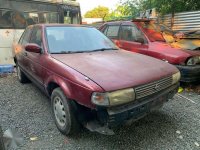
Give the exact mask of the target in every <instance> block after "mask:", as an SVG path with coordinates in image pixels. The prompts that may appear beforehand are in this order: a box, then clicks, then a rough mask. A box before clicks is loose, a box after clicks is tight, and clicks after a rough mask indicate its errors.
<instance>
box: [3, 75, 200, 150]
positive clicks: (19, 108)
mask: <svg viewBox="0 0 200 150" xmlns="http://www.w3.org/2000/svg"><path fill="white" fill-rule="evenodd" d="M182 96H183V97H182ZM185 97H186V98H185ZM190 100H192V101H193V102H194V103H193V102H192V101H190ZM199 112H200V95H199V94H197V93H193V92H183V93H181V94H179V95H176V96H175V97H174V99H173V100H172V101H170V102H169V103H167V104H165V106H164V107H163V108H162V109H161V110H158V111H156V112H154V113H152V114H150V115H148V116H146V117H145V118H143V119H141V120H139V121H137V122H135V123H133V124H132V125H131V126H124V127H121V128H119V129H115V133H116V134H115V135H114V136H105V135H100V134H98V133H92V132H89V131H87V130H86V129H83V131H82V132H81V133H80V134H79V135H77V136H76V137H66V136H63V135H62V134H61V133H60V132H59V131H58V130H57V128H56V126H55V124H54V121H53V119H52V116H51V110H50V102H49V99H48V98H47V97H46V96H45V95H44V94H43V93H42V92H40V90H39V89H38V88H37V87H36V86H35V85H33V84H31V83H30V84H21V83H19V82H18V80H17V77H16V74H13V75H11V76H8V77H4V78H0V125H1V126H2V128H3V130H4V131H5V130H6V129H8V128H13V129H16V130H17V131H18V132H19V133H21V134H22V136H23V137H24V139H25V141H24V143H23V145H21V146H20V147H19V148H18V149H20V150H27V149H29V150H32V149H33V150H34V149H41V150H56V149H58V150H76V149H81V150H82V149H83V150H90V149H91V150H113V149H116V150H121V149H125V150H132V149H137V150H140V149H141V150H142V149H147V150H155V149H158V150H177V149H181V150H193V149H194V150H195V149H200V147H199V144H200V113H199ZM30 138H31V139H34V140H33V141H31V140H30Z"/></svg>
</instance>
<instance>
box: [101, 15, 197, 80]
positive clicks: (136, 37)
mask: <svg viewBox="0 0 200 150" xmlns="http://www.w3.org/2000/svg"><path fill="white" fill-rule="evenodd" d="M145 22H146V20H142V19H138V20H137V19H136V20H134V21H115V22H107V23H105V24H103V25H102V26H101V27H100V28H99V30H100V31H101V32H103V33H104V34H105V35H106V36H108V37H109V38H110V39H112V40H113V41H114V42H115V44H116V45H117V46H118V47H119V48H122V49H125V50H128V51H131V52H137V53H141V54H144V55H148V56H152V57H154V58H158V59H161V60H163V61H166V62H169V63H170V64H173V65H175V66H176V67H177V68H178V69H179V70H180V72H181V81H183V82H195V81H198V80H200V51H190V50H184V49H178V48H173V47H171V46H170V45H169V44H167V43H166V42H165V40H164V38H163V36H162V35H161V34H159V33H157V32H155V31H154V30H151V29H149V28H145V25H146V24H145ZM144 63H145V61H144Z"/></svg>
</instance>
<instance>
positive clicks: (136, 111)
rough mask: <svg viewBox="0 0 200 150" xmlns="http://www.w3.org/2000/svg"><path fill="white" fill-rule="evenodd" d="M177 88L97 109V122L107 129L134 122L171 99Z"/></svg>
mask: <svg viewBox="0 0 200 150" xmlns="http://www.w3.org/2000/svg"><path fill="white" fill-rule="evenodd" d="M178 87H179V84H176V85H173V86H171V87H169V88H168V89H165V90H163V91H160V92H159V93H156V94H154V95H151V96H148V97H146V98H142V99H139V100H136V101H135V102H134V103H129V104H126V105H122V106H116V107H111V108H98V111H97V120H98V121H99V124H101V125H102V126H107V127H108V128H112V127H116V126H119V125H122V124H125V123H130V122H133V121H136V120H138V119H140V118H142V117H144V116H145V115H147V114H148V113H150V112H151V111H153V110H156V109H158V108H160V107H161V106H162V105H163V104H164V103H165V102H167V101H168V100H169V99H171V98H173V96H174V95H175V94H176V93H177V90H178Z"/></svg>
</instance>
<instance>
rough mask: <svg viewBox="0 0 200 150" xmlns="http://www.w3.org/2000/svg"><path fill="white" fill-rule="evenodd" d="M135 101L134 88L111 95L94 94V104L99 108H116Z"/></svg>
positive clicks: (111, 93) (110, 93)
mask: <svg viewBox="0 0 200 150" xmlns="http://www.w3.org/2000/svg"><path fill="white" fill-rule="evenodd" d="M134 100H135V91H134V89H133V88H130V89H124V90H118V91H114V92H109V93H98V92H94V93H93V94H92V103H94V104H96V105H99V106H115V105H120V104H125V103H128V102H131V101H134Z"/></svg>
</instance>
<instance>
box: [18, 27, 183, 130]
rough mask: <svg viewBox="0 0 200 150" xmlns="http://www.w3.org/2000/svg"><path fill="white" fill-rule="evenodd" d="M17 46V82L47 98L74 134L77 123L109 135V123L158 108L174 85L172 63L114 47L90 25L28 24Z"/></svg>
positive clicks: (175, 73) (60, 123)
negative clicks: (29, 84)
mask: <svg viewBox="0 0 200 150" xmlns="http://www.w3.org/2000/svg"><path fill="white" fill-rule="evenodd" d="M18 47H19V48H20V51H19V53H18V54H17V55H16V57H15V62H16V65H17V72H18V78H19V81H20V82H22V83H25V82H27V80H28V79H29V80H31V81H32V82H34V83H35V84H36V85H37V86H38V87H39V88H40V89H41V90H42V91H44V92H45V93H46V94H47V95H48V96H49V97H51V104H52V111H53V117H54V120H55V122H56V125H57V127H58V129H59V130H60V131H61V132H62V133H63V134H75V133H76V132H77V131H78V129H79V125H80V123H81V124H82V125H84V126H85V127H87V128H88V129H90V130H91V131H97V132H100V133H103V134H110V133H112V132H111V131H110V128H112V127H113V126H118V125H121V124H124V123H125V122H126V121H127V120H131V119H132V120H137V119H140V118H142V117H144V116H145V115H146V114H148V113H149V112H151V111H152V110H154V109H157V108H159V107H161V106H162V105H163V104H164V103H165V102H167V101H168V100H169V99H170V98H172V97H173V96H174V94H175V93H176V92H177V89H178V87H179V79H180V72H179V71H178V69H177V68H176V67H174V66H173V65H170V64H168V63H166V62H163V61H160V60H158V59H155V58H152V57H148V56H145V55H141V54H138V53H132V52H128V51H124V50H120V49H118V48H117V47H116V46H115V45H114V43H113V42H112V41H111V40H109V39H108V38H107V37H106V36H105V35H103V34H102V33H101V32H100V31H98V30H97V29H95V28H93V27H86V26H78V25H77V26H75V25H53V24H51V25H48V24H47V25H45V24H41V25H34V26H29V27H28V28H27V29H26V30H25V32H24V33H23V35H22V37H21V39H20V41H19V43H18ZM109 131H110V132H109Z"/></svg>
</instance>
